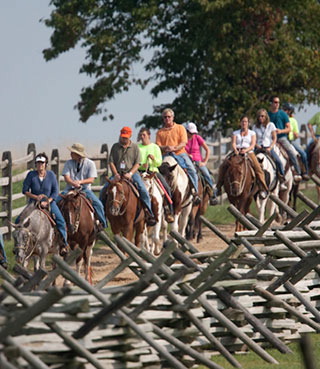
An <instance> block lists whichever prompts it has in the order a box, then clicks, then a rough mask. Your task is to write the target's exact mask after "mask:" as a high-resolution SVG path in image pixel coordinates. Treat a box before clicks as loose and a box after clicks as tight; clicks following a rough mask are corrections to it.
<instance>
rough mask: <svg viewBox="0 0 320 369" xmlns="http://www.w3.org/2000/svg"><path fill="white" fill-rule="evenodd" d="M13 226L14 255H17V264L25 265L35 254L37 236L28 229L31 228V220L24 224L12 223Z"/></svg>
mask: <svg viewBox="0 0 320 369" xmlns="http://www.w3.org/2000/svg"><path fill="white" fill-rule="evenodd" d="M11 225H12V226H13V227H14V231H13V239H14V248H13V253H14V254H15V257H16V261H17V263H19V264H22V265H24V264H25V262H26V261H27V260H28V259H29V258H30V256H31V254H32V252H33V249H34V246H35V243H36V236H35V235H34V234H33V233H32V232H31V231H30V230H29V229H28V227H29V226H30V218H28V219H27V220H26V221H25V222H24V223H22V224H21V223H20V224H13V223H11Z"/></svg>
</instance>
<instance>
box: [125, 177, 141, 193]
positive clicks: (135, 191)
mask: <svg viewBox="0 0 320 369" xmlns="http://www.w3.org/2000/svg"><path fill="white" fill-rule="evenodd" d="M123 181H124V182H126V183H127V184H128V185H129V186H130V187H131V189H132V191H133V193H134V194H135V195H136V196H137V197H138V198H139V197H140V194H139V191H138V189H137V186H136V185H135V184H134V182H132V181H129V180H128V179H126V178H123Z"/></svg>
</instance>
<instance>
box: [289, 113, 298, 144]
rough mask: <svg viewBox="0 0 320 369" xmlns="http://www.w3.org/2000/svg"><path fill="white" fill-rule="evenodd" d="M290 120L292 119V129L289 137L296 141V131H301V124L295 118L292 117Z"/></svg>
mask: <svg viewBox="0 0 320 369" xmlns="http://www.w3.org/2000/svg"><path fill="white" fill-rule="evenodd" d="M289 121H290V126H291V131H290V132H289V135H288V138H289V140H290V141H294V140H295V139H296V138H295V137H294V133H299V126H298V122H297V120H296V119H295V118H293V117H290V118H289Z"/></svg>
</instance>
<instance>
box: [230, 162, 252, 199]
mask: <svg viewBox="0 0 320 369" xmlns="http://www.w3.org/2000/svg"><path fill="white" fill-rule="evenodd" d="M244 160H245V162H244V164H245V165H244V168H245V170H244V173H241V177H240V180H234V181H230V177H229V176H227V180H228V184H229V187H230V192H231V193H230V194H231V196H234V197H237V196H239V195H240V194H242V192H243V189H244V186H245V183H246V181H245V179H246V177H247V172H248V161H247V157H246V156H245V157H244ZM234 184H238V185H239V187H240V191H238V193H234V191H233V185H234Z"/></svg>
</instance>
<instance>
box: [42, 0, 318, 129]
mask: <svg viewBox="0 0 320 369" xmlns="http://www.w3.org/2000/svg"><path fill="white" fill-rule="evenodd" d="M51 5H52V6H53V7H54V9H53V11H52V13H51V15H50V18H49V19H47V20H45V24H46V25H47V26H48V27H51V28H53V33H52V36H51V47H50V48H48V49H46V50H44V51H43V53H44V57H45V59H46V60H51V59H53V58H56V57H58V56H59V55H60V54H61V53H63V52H65V51H68V50H70V49H72V48H73V47H75V46H76V45H77V44H80V46H81V47H83V48H85V50H86V60H85V62H84V63H83V65H82V67H81V70H80V72H81V73H86V74H87V75H89V76H91V77H93V78H94V79H95V82H94V84H93V85H92V86H88V87H84V88H83V89H82V91H81V99H80V102H79V103H78V104H77V108H78V110H79V113H80V120H81V121H83V122H86V121H87V120H88V119H89V118H90V116H92V115H93V114H103V115H104V119H108V118H112V115H109V116H107V115H106V112H107V110H105V105H106V103H107V102H108V101H109V100H111V99H113V98H114V97H115V96H116V94H119V93H121V92H123V91H126V90H128V89H129V87H130V86H131V85H132V84H137V85H140V86H141V87H142V88H143V87H145V86H146V85H148V83H150V82H151V81H152V82H153V84H154V87H153V88H152V90H151V93H152V95H153V96H155V97H156V96H158V94H160V93H162V92H165V91H169V90H171V91H174V92H175V93H176V98H175V99H174V100H173V101H171V102H168V105H167V106H171V107H172V108H173V109H174V110H175V112H176V116H177V118H179V120H177V121H180V122H183V121H188V120H192V121H195V122H197V123H198V124H199V125H200V128H201V131H202V133H203V134H204V135H206V134H210V133H211V132H212V130H213V129H216V127H222V128H224V129H225V128H228V127H231V126H235V125H237V123H238V121H239V117H240V115H242V114H243V113H247V114H251V115H254V114H255V112H256V111H257V109H258V108H261V107H267V106H268V100H269V98H270V97H271V95H273V94H274V93H276V94H279V95H280V96H281V99H282V100H283V101H284V100H287V101H290V102H291V103H293V104H296V105H298V106H299V107H302V106H303V105H304V104H306V103H315V104H319V101H320V92H319V91H320V80H319V79H320V57H319V43H320V39H319V30H318V19H319V16H320V5H319V3H318V1H316V0H304V1H301V0H282V1H278V0H212V1H210V0H165V1H164V0H148V1H147V0H136V1H134V0H117V1H112V0H68V1H67V0H52V1H51ZM146 50H148V53H150V54H151V57H150V59H149V60H146V61H145V60H144V55H146ZM136 63H139V64H143V65H144V68H145V70H146V72H147V73H148V77H147V78H144V79H142V78H141V77H140V78H138V77H137V76H135V74H134V73H132V68H133V66H135V65H136ZM162 108H163V107H162V106H156V107H154V113H155V114H154V115H153V116H145V117H144V118H143V123H146V122H147V125H148V126H149V127H153V128H156V127H157V126H159V124H161V120H160V119H159V113H160V111H161V109H162ZM212 123H215V126H214V128H213V125H212ZM137 124H138V125H139V124H142V121H140V122H138V123H137Z"/></svg>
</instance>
